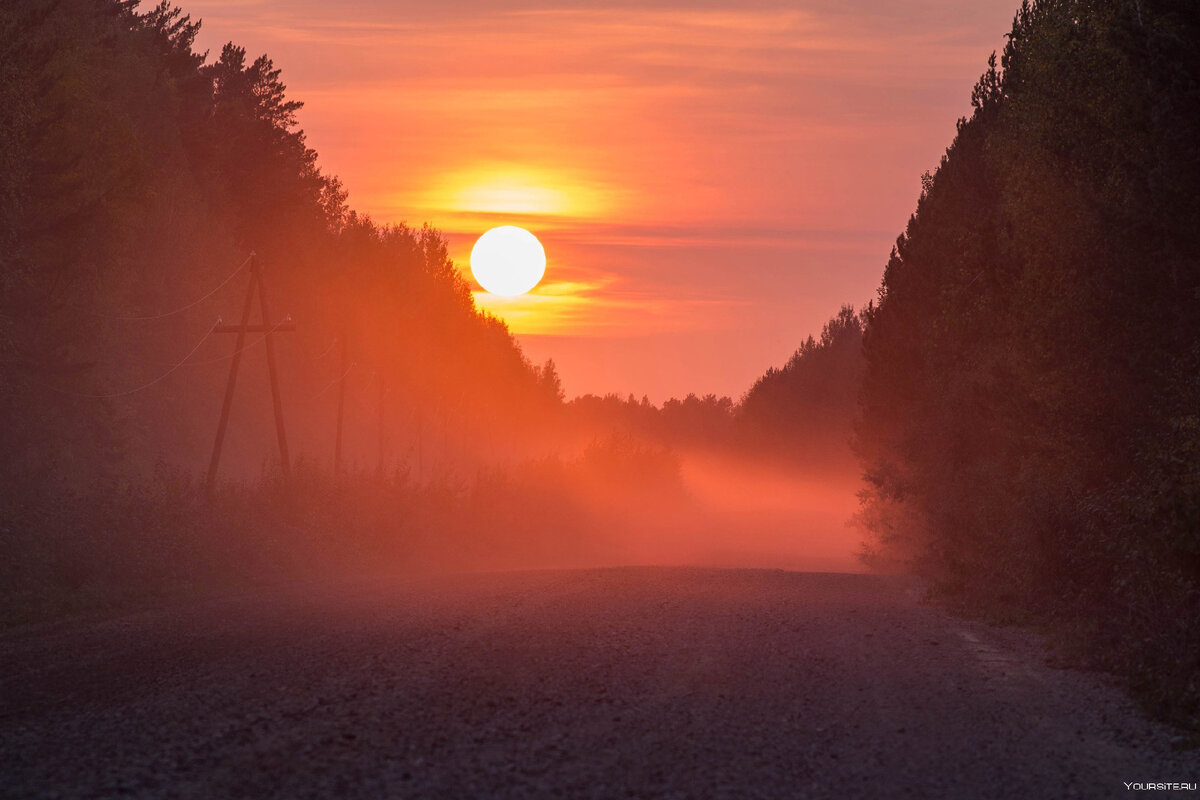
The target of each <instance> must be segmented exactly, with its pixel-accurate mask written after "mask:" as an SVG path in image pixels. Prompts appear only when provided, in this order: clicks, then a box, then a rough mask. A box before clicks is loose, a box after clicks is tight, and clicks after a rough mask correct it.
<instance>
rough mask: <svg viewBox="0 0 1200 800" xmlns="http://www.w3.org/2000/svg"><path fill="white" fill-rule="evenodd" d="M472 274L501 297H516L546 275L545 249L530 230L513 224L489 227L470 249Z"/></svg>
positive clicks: (486, 287)
mask: <svg viewBox="0 0 1200 800" xmlns="http://www.w3.org/2000/svg"><path fill="white" fill-rule="evenodd" d="M471 274H472V275H474V276H475V280H477V281H479V285H480V286H482V287H483V288H484V289H486V290H487V291H489V292H491V293H492V294H497V295H500V296H501V297H517V296H518V295H523V294H525V293H526V292H528V291H529V290H530V289H532V288H533V287H535V286H537V285H538V281H540V280H541V279H542V276H543V275H545V274H546V251H545V249H544V248H543V247H542V243H541V242H539V241H538V240H537V237H536V236H534V235H533V234H532V233H530V232H529V231H527V230H525V229H524V228H518V227H517V226H516V225H501V226H500V227H499V228H492V229H491V230H490V231H487V232H486V233H484V234H483V235H482V236H480V237H479V239H478V240H477V241H476V242H475V246H474V247H472V248H471Z"/></svg>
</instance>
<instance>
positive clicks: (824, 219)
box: [183, 0, 1016, 401]
mask: <svg viewBox="0 0 1200 800" xmlns="http://www.w3.org/2000/svg"><path fill="white" fill-rule="evenodd" d="M183 5H184V8H185V10H186V11H187V12H188V13H190V14H191V15H192V16H193V18H200V19H203V20H204V28H203V30H202V32H201V35H200V41H199V46H200V47H202V48H208V49H210V50H211V51H212V52H213V53H216V52H217V51H218V50H219V49H220V46H221V44H223V43H224V42H225V41H229V40H232V41H234V42H236V43H238V44H241V45H243V46H245V47H246V48H247V49H248V50H249V52H250V55H251V56H254V55H257V54H259V53H262V52H266V53H268V54H269V55H270V56H271V57H272V58H273V59H274V60H275V64H276V66H278V67H281V68H282V69H283V78H284V80H285V82H286V83H287V84H288V87H289V94H290V96H291V97H292V98H294V99H298V100H302V101H304V102H305V103H306V106H305V108H304V110H303V111H301V113H300V115H299V117H300V122H301V125H302V127H303V128H304V130H305V131H306V132H307V134H308V137H309V143H310V145H311V146H312V147H314V148H315V149H316V150H317V151H318V152H319V153H320V155H321V164H322V166H323V168H324V169H325V171H327V172H330V173H333V174H336V175H338V176H340V177H341V178H342V180H343V182H344V183H345V185H346V188H347V189H348V190H349V192H350V204H351V206H352V207H354V208H355V209H357V210H359V211H363V212H367V213H369V214H371V215H372V216H373V217H374V218H375V219H376V220H379V221H407V222H409V223H413V224H418V225H419V224H420V223H421V222H424V221H429V222H431V223H433V224H434V225H435V226H436V227H438V228H440V229H441V230H442V231H444V232H445V233H446V234H447V236H448V237H449V239H450V242H451V252H452V253H453V255H454V256H455V259H456V261H457V262H458V263H459V265H460V267H462V268H463V269H466V267H467V254H468V253H469V252H470V248H471V244H472V243H473V241H474V239H475V237H477V236H478V235H479V234H480V233H482V232H483V231H484V230H486V229H487V228H488V227H491V226H493V225H499V224H505V223H511V224H517V225H522V226H524V227H527V228H529V229H530V230H532V231H533V232H534V233H536V234H537V235H538V237H539V238H540V239H541V240H542V242H543V243H544V245H545V248H546V254H547V262H548V266H547V273H546V278H545V280H544V282H543V283H542V285H541V286H539V287H538V289H536V290H535V291H534V293H533V294H532V295H531V296H529V297H527V298H525V299H521V300H516V301H505V302H498V301H496V300H495V299H494V298H491V297H490V296H482V295H481V296H479V301H480V303H481V304H482V305H484V306H485V307H487V308H489V309H490V310H492V311H493V312H495V313H497V314H499V315H500V316H502V317H504V318H505V319H507V320H508V322H509V324H510V327H511V328H512V329H513V331H514V332H515V333H516V334H517V335H518V338H519V339H520V341H521V344H522V346H523V347H524V349H525V352H526V353H527V355H529V356H530V357H531V358H532V359H534V360H536V361H542V360H545V359H546V358H554V360H555V361H556V363H557V364H558V367H559V372H560V374H561V375H562V378H563V382H564V384H565V388H566V389H567V392H568V394H570V395H575V394H581V393H584V392H595V393H604V392H608V391H616V392H620V393H622V394H626V393H630V392H633V393H635V394H637V395H639V396H640V395H642V394H649V396H650V397H651V399H653V400H655V401H661V400H663V399H666V398H667V397H669V396H672V395H683V394H686V393H688V392H696V393H700V394H703V393H707V392H715V393H718V394H728V395H731V396H733V397H735V398H736V397H738V396H740V394H741V393H742V392H744V391H745V390H746V389H747V388H748V387H749V385H750V383H751V382H753V380H754V379H755V378H756V377H757V376H758V375H760V374H761V373H762V372H763V371H764V370H766V368H767V367H769V366H771V365H778V364H780V363H782V362H783V361H784V360H786V359H787V357H788V356H789V355H790V354H791V352H792V351H793V350H794V349H795V348H796V346H797V345H798V344H799V343H800V341H801V340H802V339H803V338H804V337H805V336H807V335H808V334H809V333H816V332H818V331H819V330H820V327H821V325H822V324H823V323H824V321H825V320H826V319H828V318H829V317H830V316H831V315H832V314H833V313H834V312H835V311H836V310H837V308H838V306H839V305H841V304H842V303H845V302H851V303H854V304H855V305H861V304H863V303H865V302H866V301H867V300H868V299H870V298H871V297H873V296H874V291H875V288H876V287H877V285H878V282H879V276H880V274H881V273H882V270H883V266H884V263H885V262H886V259H887V255H888V251H889V250H890V248H891V245H892V242H893V241H894V240H895V237H896V235H897V234H898V233H899V232H900V231H901V230H902V229H903V226H904V223H905V221H906V219H907V217H908V214H909V213H910V212H911V211H912V209H913V207H914V205H915V201H916V197H917V194H918V191H919V188H920V176H921V173H922V172H923V171H925V170H927V169H932V168H934V167H935V166H936V164H937V160H938V158H939V157H940V155H941V153H942V152H943V150H944V149H945V147H946V145H947V144H949V142H950V140H951V138H952V137H953V135H954V121H955V119H957V118H958V117H959V116H961V115H963V114H965V113H967V111H968V110H969V103H968V99H969V97H970V91H971V86H972V85H973V83H974V81H975V79H976V78H977V77H978V75H979V73H980V72H981V71H982V70H983V68H984V66H985V61H986V58H987V56H988V54H989V53H990V52H991V51H992V50H994V49H998V48H1000V47H1001V46H1002V45H1003V42H1004V33H1006V32H1007V31H1008V29H1009V27H1010V24H1011V19H1012V13H1013V9H1014V7H1015V5H1016V0H958V1H956V2H951V1H950V0H841V1H840V2H839V1H837V0H793V1H792V2H759V1H758V0H748V1H747V2H739V3H732V2H727V3H717V2H703V1H702V0H701V1H698V2H690V3H688V2H649V3H628V2H606V3H584V2H569V1H563V2H557V3H555V2H538V1H536V0H527V1H526V2H519V3H497V2H483V1H480V0H475V1H474V2H465V1H464V0H443V2H437V3H431V2H420V3H418V2H395V1H394V0H347V1H346V2H341V3H329V2H315V1H314V0H288V1H287V2H284V0H244V1H241V2H234V1H232V0H193V1H192V2H186V3H184V4H183ZM467 274H468V277H469V270H468V271H467Z"/></svg>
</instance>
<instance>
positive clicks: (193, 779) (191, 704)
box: [0, 568, 1200, 799]
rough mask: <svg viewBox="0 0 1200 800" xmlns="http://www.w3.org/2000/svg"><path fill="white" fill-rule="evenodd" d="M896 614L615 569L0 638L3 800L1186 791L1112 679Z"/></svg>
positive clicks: (338, 592)
mask: <svg viewBox="0 0 1200 800" xmlns="http://www.w3.org/2000/svg"><path fill="white" fill-rule="evenodd" d="M916 595H917V593H916V591H915V589H914V587H913V585H912V584H911V583H910V582H908V581H906V580H904V579H899V578H884V577H876V576H866V575H838V574H812V573H809V574H805V573H794V572H780V571H767V570H718V569H686V568H679V569H675V568H629V569H607V570H580V571H562V572H526V573H505V574H486V575H466V576H456V577H439V578H427V579H421V580H418V581H405V582H402V583H398V584H396V583H393V584H390V585H381V584H379V583H372V584H358V585H353V586H350V585H346V586H340V587H337V588H336V589H323V590H317V589H313V588H307V589H303V590H295V591H292V592H288V593H282V592H274V593H259V594H247V595H242V596H239V597H224V598H221V599H219V600H208V601H205V602H202V603H192V604H188V605H186V606H181V607H175V608H169V609H159V610H154V611H147V612H141V613H137V614H127V615H123V616H119V617H113V618H105V619H93V620H74V621H71V622H66V623H60V624H57V625H49V626H37V627H26V628H21V629H15V630H10V631H8V632H6V633H4V634H0V795H2V796H5V797H195V798H223V797H246V798H257V797H281V798H304V797H336V798H374V797H402V798H407V797H422V798H424V797H428V798H448V799H453V798H476V797H479V798H492V797H497V798H506V797H566V798H574V797H584V798H588V797H597V798H613V797H616V798H624V797H644V798H650V797H664V798H665V797H672V798H675V797H678V798H726V797H728V798H757V797H780V798H803V797H814V798H820V797H880V798H889V797H919V798H936V797H962V798H994V797H995V798H998V797H1014V798H1018V797H1019V798H1038V797H1087V798H1093V797H1119V796H1126V795H1129V794H1130V792H1129V791H1128V790H1127V789H1126V787H1125V785H1124V782H1127V781H1128V782H1134V781H1137V782H1146V781H1190V782H1195V781H1196V780H1197V779H1198V778H1200V754H1197V753H1196V751H1194V750H1193V751H1183V750H1178V749H1174V748H1173V746H1172V745H1173V742H1174V741H1175V740H1177V739H1178V738H1179V737H1178V735H1177V734H1175V733H1173V732H1172V731H1171V730H1169V729H1166V728H1164V727H1161V726H1158V725H1155V724H1152V723H1150V722H1148V721H1147V720H1145V719H1144V718H1143V717H1141V716H1140V715H1139V714H1138V713H1137V712H1136V711H1135V710H1134V708H1133V707H1132V704H1131V703H1130V702H1129V701H1128V700H1127V699H1125V698H1124V697H1123V696H1122V694H1121V693H1120V692H1119V691H1117V689H1116V688H1115V687H1114V686H1113V684H1112V682H1111V681H1110V680H1108V679H1105V678H1104V677H1102V676H1097V675H1092V674H1084V673H1079V672H1074V671H1069V670H1061V669H1053V668H1051V667H1048V666H1047V665H1046V663H1045V662H1046V654H1045V652H1044V651H1043V650H1042V649H1040V648H1039V646H1038V644H1037V642H1036V641H1035V640H1034V639H1033V638H1032V637H1031V636H1029V635H1028V634H1024V633H1021V632H1019V631H1013V630H1007V629H993V628H989V627H987V626H984V625H980V624H976V623H972V622H968V621H963V620H960V619H956V618H954V617H951V616H948V615H946V614H944V613H942V612H940V611H938V610H936V609H933V608H930V607H928V606H924V605H922V604H920V603H919V602H918V601H917V599H916ZM1132 794H1134V795H1145V794H1147V792H1136V791H1135V792H1133V793H1132ZM1187 794H1190V795H1191V796H1196V793H1193V792H1188V793H1187Z"/></svg>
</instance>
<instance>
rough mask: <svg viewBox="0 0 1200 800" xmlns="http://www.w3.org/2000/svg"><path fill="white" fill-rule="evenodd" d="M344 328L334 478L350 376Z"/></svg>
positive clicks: (339, 460)
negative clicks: (347, 381)
mask: <svg viewBox="0 0 1200 800" xmlns="http://www.w3.org/2000/svg"><path fill="white" fill-rule="evenodd" d="M346 334H347V330H346V326H345V325H343V326H342V348H341V349H342V366H341V370H342V380H341V381H340V383H341V385H340V386H339V387H338V412H337V414H338V416H337V435H336V436H335V438H334V441H333V475H334V477H335V478H336V477H337V476H339V475H341V474H342V418H343V417H344V416H345V413H346V376H347V375H348V374H350V369H349V367H347V366H346V338H347V335H346Z"/></svg>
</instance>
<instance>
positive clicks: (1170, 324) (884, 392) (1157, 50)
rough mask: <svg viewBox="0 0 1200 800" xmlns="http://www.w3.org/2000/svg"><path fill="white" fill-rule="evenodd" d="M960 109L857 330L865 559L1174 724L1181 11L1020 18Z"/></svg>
mask: <svg viewBox="0 0 1200 800" xmlns="http://www.w3.org/2000/svg"><path fill="white" fill-rule="evenodd" d="M972 105H973V107H974V112H973V114H972V115H971V117H970V118H969V119H964V120H962V121H960V123H959V126H958V135H957V137H956V138H955V140H954V143H953V144H952V145H951V146H950V148H949V149H948V150H947V152H946V155H945V157H944V158H943V159H942V162H941V165H940V167H939V168H938V169H937V171H936V172H935V173H933V174H932V175H927V176H926V178H925V180H924V182H923V184H924V191H923V192H922V194H921V197H920V199H919V201H918V203H917V209H916V212H915V213H914V214H913V216H912V218H911V219H910V221H909V223H908V227H907V230H906V231H905V233H904V234H903V235H902V236H901V237H900V238H899V240H898V241H897V244H896V248H895V250H894V251H893V253H892V256H891V259H890V261H889V262H888V265H887V269H886V272H885V274H884V277H883V285H882V288H881V289H880V292H879V302H878V304H877V305H875V306H874V307H872V308H870V309H869V310H868V311H867V313H866V333H865V340H864V349H865V354H866V360H867V370H866V375H865V379H864V388H863V395H862V398H863V418H862V421H861V424H860V426H859V429H858V447H859V449H860V450H861V452H862V454H863V457H864V460H865V465H866V470H867V478H868V482H869V491H868V493H867V496H866V502H865V505H864V509H863V522H864V523H865V524H866V526H867V528H868V529H869V530H870V532H871V533H872V536H873V545H872V549H873V555H874V556H875V557H877V558H880V559H883V560H887V559H899V560H900V561H902V562H904V563H908V564H911V565H913V566H915V567H916V568H917V569H918V570H919V571H921V572H922V573H923V574H925V575H927V576H929V577H930V578H932V579H933V580H934V581H935V582H937V584H938V585H939V586H940V587H942V588H943V589H944V590H946V591H949V592H952V593H955V594H956V595H957V596H960V597H964V598H969V599H972V600H973V601H975V602H979V603H982V604H984V605H990V606H992V607H1008V608H1010V609H1022V610H1024V611H1025V612H1029V611H1033V612H1037V613H1053V614H1065V615H1067V616H1070V617H1071V618H1074V619H1080V620H1085V621H1090V622H1081V623H1080V624H1081V625H1091V626H1101V625H1106V626H1107V627H1101V628H1099V629H1098V630H1096V629H1092V628H1089V630H1090V631H1091V633H1089V634H1088V635H1089V636H1091V637H1092V639H1093V641H1094V642H1096V643H1098V645H1099V646H1098V649H1099V650H1102V651H1103V650H1105V649H1106V648H1108V649H1109V652H1111V653H1113V654H1114V655H1112V657H1111V664H1112V665H1114V666H1117V667H1120V668H1122V669H1124V670H1125V671H1126V672H1127V674H1132V675H1145V676H1155V677H1154V680H1155V681H1158V683H1156V684H1155V689H1154V691H1162V692H1166V693H1167V694H1171V693H1172V692H1174V696H1176V697H1178V696H1180V694H1187V695H1188V698H1189V699H1188V702H1189V703H1190V704H1191V705H1190V707H1191V709H1192V710H1193V711H1195V709H1196V708H1197V702H1198V698H1200V689H1198V688H1197V687H1196V686H1195V683H1194V678H1195V675H1197V674H1200V369H1198V367H1200V314H1198V313H1197V311H1196V308H1197V305H1196V303H1197V300H1200V5H1198V4H1196V3H1194V2H1190V0H1136V2H1135V1H1134V0H1130V2H1090V1H1087V2H1085V1H1083V0H1044V1H1042V2H1037V3H1034V4H1029V3H1026V4H1024V5H1023V6H1022V7H1021V9H1020V11H1019V12H1018V14H1017V16H1016V19H1015V22H1014V25H1013V30H1012V34H1011V36H1010V39H1009V43H1008V45H1007V46H1006V47H1005V49H1004V53H1003V56H1002V58H1001V60H1000V64H999V66H997V64H996V63H995V60H994V59H993V60H992V62H991V63H990V65H989V68H988V70H987V72H986V73H985V74H984V75H983V77H982V78H981V79H980V81H979V83H978V85H977V86H976V87H975V90H974V92H973V94H972ZM1133 629H1136V630H1138V631H1139V636H1143V635H1144V637H1145V644H1144V645H1143V644H1142V640H1141V639H1139V640H1138V643H1136V644H1135V643H1132V640H1131V638H1130V637H1128V636H1125V632H1127V631H1129V630H1133ZM1184 642H1186V643H1187V644H1186V645H1183V643H1184ZM1146 680H1149V678H1147V679H1146ZM1188 681H1192V683H1191V684H1189V683H1188ZM1189 685H1190V686H1191V688H1190V689H1188V688H1187V687H1188V686H1189ZM1164 687H1168V688H1164ZM1185 705H1186V704H1185Z"/></svg>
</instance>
